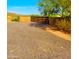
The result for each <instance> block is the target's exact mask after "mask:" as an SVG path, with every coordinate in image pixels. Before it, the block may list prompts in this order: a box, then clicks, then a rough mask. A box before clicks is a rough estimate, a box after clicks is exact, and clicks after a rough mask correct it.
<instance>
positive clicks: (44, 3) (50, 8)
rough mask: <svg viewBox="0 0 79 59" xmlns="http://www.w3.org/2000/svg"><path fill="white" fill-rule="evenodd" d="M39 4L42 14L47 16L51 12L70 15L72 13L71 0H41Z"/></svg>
mask: <svg viewBox="0 0 79 59" xmlns="http://www.w3.org/2000/svg"><path fill="white" fill-rule="evenodd" d="M38 5H39V10H40V11H41V14H43V15H45V16H48V15H49V14H61V15H62V16H70V14H71V10H70V9H71V0H40V2H39V3H38Z"/></svg>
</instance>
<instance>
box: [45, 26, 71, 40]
mask: <svg viewBox="0 0 79 59" xmlns="http://www.w3.org/2000/svg"><path fill="white" fill-rule="evenodd" d="M45 30H46V31H48V32H50V33H52V34H55V35H56V36H59V37H61V38H63V39H65V40H69V41H71V35H70V34H67V33H64V32H61V31H57V30H51V29H50V28H49V27H47V28H45Z"/></svg>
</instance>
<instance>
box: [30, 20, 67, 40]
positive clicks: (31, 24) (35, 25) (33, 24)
mask: <svg viewBox="0 0 79 59" xmlns="http://www.w3.org/2000/svg"><path fill="white" fill-rule="evenodd" d="M29 26H31V27H37V28H40V29H42V30H46V28H47V27H48V28H50V29H51V30H55V31H56V30H57V29H56V28H54V27H51V26H49V25H48V24H43V23H38V22H31V23H30V24H29ZM57 31H58V30H57ZM50 34H51V33H50ZM52 35H54V34H52ZM54 36H56V35H54ZM56 37H59V36H56ZM59 38H61V37H59ZM61 39H62V40H65V39H63V38H61ZM67 41H68V40H67Z"/></svg>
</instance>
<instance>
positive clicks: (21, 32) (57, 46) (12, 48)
mask: <svg viewBox="0 0 79 59" xmlns="http://www.w3.org/2000/svg"><path fill="white" fill-rule="evenodd" d="M59 35H60V34H59ZM70 46H71V42H70V41H66V40H64V39H61V38H59V37H57V36H55V35H53V34H51V33H49V32H46V31H44V30H42V29H40V28H37V27H33V26H30V23H8V59H71V47H70Z"/></svg>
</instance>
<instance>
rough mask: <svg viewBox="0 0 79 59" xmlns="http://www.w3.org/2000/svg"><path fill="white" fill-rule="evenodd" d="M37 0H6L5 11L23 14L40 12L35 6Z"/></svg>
mask: <svg viewBox="0 0 79 59" xmlns="http://www.w3.org/2000/svg"><path fill="white" fill-rule="evenodd" d="M38 1H39V0H7V11H8V12H11V13H17V14H23V15H31V14H40V12H39V10H38V6H37V3H38Z"/></svg>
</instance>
